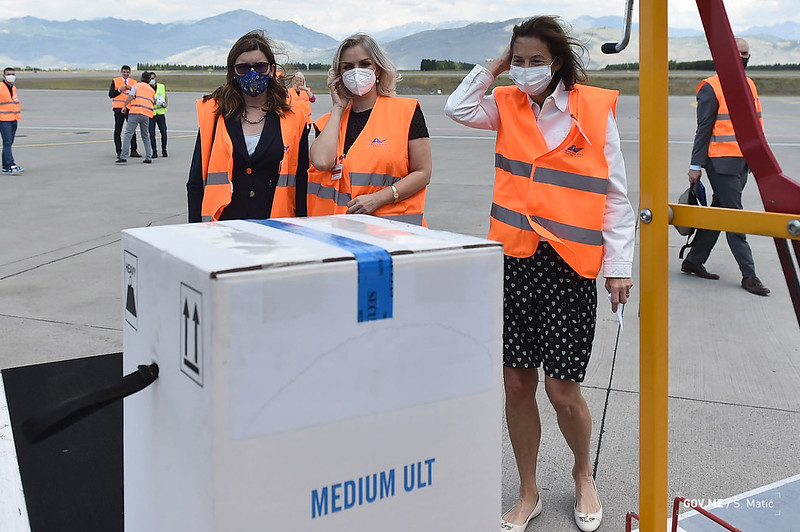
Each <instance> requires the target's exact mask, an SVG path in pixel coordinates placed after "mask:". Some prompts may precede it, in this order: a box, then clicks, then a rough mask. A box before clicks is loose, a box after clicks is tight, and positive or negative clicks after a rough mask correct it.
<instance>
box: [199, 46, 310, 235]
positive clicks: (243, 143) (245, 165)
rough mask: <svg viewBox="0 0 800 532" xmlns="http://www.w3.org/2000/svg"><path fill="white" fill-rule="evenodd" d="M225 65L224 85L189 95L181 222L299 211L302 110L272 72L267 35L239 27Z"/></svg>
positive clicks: (302, 199)
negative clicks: (193, 135) (191, 106)
mask: <svg viewBox="0 0 800 532" xmlns="http://www.w3.org/2000/svg"><path fill="white" fill-rule="evenodd" d="M227 65H228V72H227V76H226V80H225V85H223V86H222V87H219V88H217V89H216V90H215V91H214V92H213V93H211V94H209V95H206V96H204V97H203V98H202V99H201V100H198V101H197V119H198V123H199V129H200V130H199V132H198V134H197V141H196V142H195V149H194V156H193V157H192V164H191V167H190V169H189V180H188V182H187V183H186V191H187V199H188V207H189V222H200V221H204V222H205V221H217V220H235V219H263V218H276V217H289V216H305V214H306V186H305V185H306V180H307V170H308V140H307V138H306V137H305V136H304V135H303V132H304V130H305V125H306V121H305V114H304V113H303V112H302V111H301V110H299V109H296V108H293V106H292V105H290V104H289V102H288V94H287V91H286V87H285V86H284V85H283V84H282V83H279V82H276V81H275V79H274V78H275V72H276V63H275V54H274V53H273V51H272V46H271V43H270V41H269V40H268V39H267V38H266V37H265V36H264V34H263V32H261V31H252V32H250V33H247V34H246V35H244V36H242V37H241V38H239V40H237V41H236V43H234V45H233V47H232V48H231V50H230V52H229V53H228V60H227Z"/></svg>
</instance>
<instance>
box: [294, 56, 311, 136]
mask: <svg viewBox="0 0 800 532" xmlns="http://www.w3.org/2000/svg"><path fill="white" fill-rule="evenodd" d="M316 101H317V97H316V96H314V93H312V92H311V89H309V88H308V87H307V86H306V77H305V75H304V74H303V73H302V72H295V73H294V76H292V86H291V87H290V88H289V103H290V104H292V105H299V106H301V107H302V108H303V110H304V111H305V112H306V135H307V134H308V133H309V131H311V124H312V122H313V119H312V118H311V104H312V103H314V102H316Z"/></svg>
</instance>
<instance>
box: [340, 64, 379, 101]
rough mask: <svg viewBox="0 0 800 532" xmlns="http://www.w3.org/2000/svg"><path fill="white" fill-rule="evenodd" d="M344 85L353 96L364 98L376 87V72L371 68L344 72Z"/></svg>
mask: <svg viewBox="0 0 800 532" xmlns="http://www.w3.org/2000/svg"><path fill="white" fill-rule="evenodd" d="M342 83H344V86H345V87H347V90H349V91H350V92H352V93H353V94H357V95H359V96H364V95H365V94H367V93H368V92H369V91H371V90H372V87H374V86H375V71H374V70H372V69H371V68H351V69H350V70H345V71H344V72H342Z"/></svg>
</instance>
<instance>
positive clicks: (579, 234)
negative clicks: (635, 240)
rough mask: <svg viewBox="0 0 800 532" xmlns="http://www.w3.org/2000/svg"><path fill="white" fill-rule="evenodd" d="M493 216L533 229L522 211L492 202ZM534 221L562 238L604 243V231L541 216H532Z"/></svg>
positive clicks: (579, 241)
mask: <svg viewBox="0 0 800 532" xmlns="http://www.w3.org/2000/svg"><path fill="white" fill-rule="evenodd" d="M491 216H492V218H494V219H495V220H498V221H501V222H503V223H505V224H508V225H510V226H513V227H516V228H517V229H520V230H522V231H533V227H532V226H531V222H530V221H529V219H528V216H527V215H525V214H522V213H520V212H515V211H512V210H511V209H506V208H505V207H501V206H500V205H497V204H496V203H492V211H491ZM531 219H532V220H533V221H534V223H536V224H538V225H540V226H542V227H544V228H545V229H547V230H548V231H549V232H551V233H552V234H554V235H555V236H557V237H558V238H560V239H562V240H573V241H575V242H578V243H580V244H586V245H590V246H599V245H602V244H603V232H602V231H598V230H592V229H586V228H584V227H578V226H574V225H567V224H564V223H561V222H556V221H554V220H547V219H545V218H541V217H539V216H532V217H531Z"/></svg>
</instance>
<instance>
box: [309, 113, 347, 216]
mask: <svg viewBox="0 0 800 532" xmlns="http://www.w3.org/2000/svg"><path fill="white" fill-rule="evenodd" d="M330 116H331V114H330V113H327V114H326V115H324V116H323V117H322V118H320V119H319V120H317V121H316V122H314V126H315V127H316V128H317V131H322V130H323V129H324V128H325V124H327V123H328V119H329V118H330ZM332 175H333V172H331V171H330V170H326V171H322V170H317V168H316V167H315V166H314V165H313V164H310V163H309V165H308V195H307V197H306V203H307V205H308V215H309V216H328V215H330V214H347V204H348V203H349V202H350V200H351V199H352V195H351V193H350V181H349V180H348V179H344V177H342V178H340V179H336V180H334V179H331V177H332Z"/></svg>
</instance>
